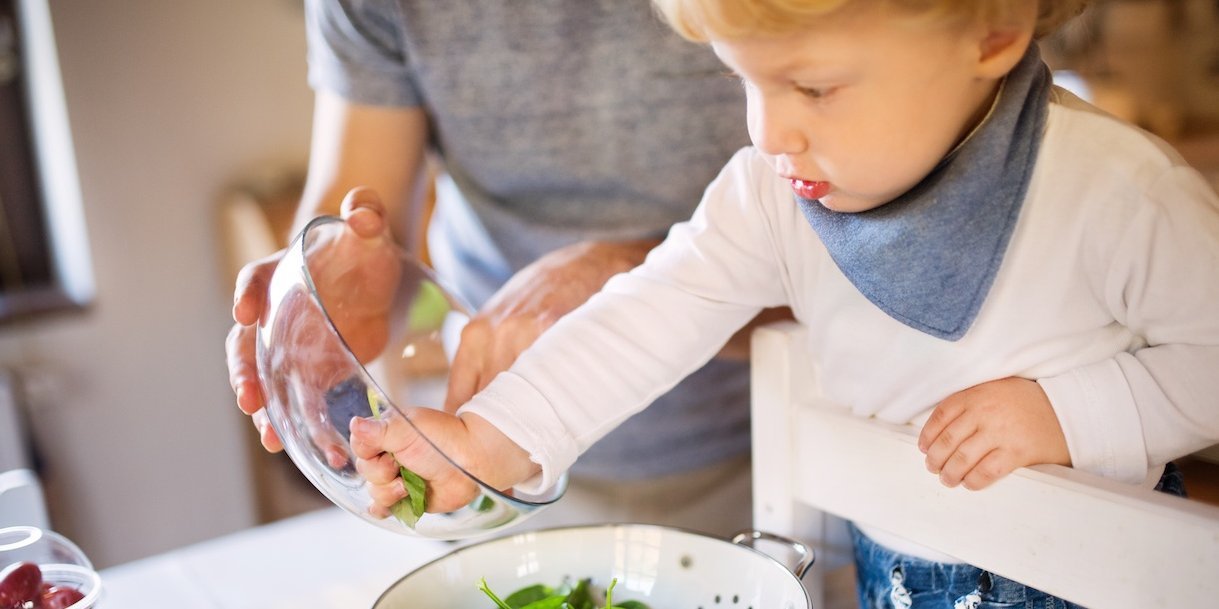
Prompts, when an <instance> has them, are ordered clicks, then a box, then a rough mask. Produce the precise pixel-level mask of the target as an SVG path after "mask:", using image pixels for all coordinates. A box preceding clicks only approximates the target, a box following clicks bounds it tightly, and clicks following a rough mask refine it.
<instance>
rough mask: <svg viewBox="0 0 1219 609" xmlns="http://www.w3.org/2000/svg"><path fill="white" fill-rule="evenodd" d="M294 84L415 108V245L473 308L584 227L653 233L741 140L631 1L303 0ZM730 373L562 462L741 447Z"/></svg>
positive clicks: (745, 442) (717, 72) (657, 468)
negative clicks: (434, 174) (419, 116)
mask: <svg viewBox="0 0 1219 609" xmlns="http://www.w3.org/2000/svg"><path fill="white" fill-rule="evenodd" d="M306 7H307V11H308V12H307V20H306V21H307V31H308V36H309V81H310V84H311V85H312V86H313V87H314V88H316V89H325V90H328V91H332V92H334V93H336V94H338V95H340V96H342V97H344V98H345V99H348V100H351V101H354V102H358V103H363V104H374V105H402V106H420V107H423V108H425V109H426V110H427V114H428V117H429V119H430V127H431V131H432V133H431V138H432V142H431V143H432V145H433V146H434V147H435V149H436V151H437V152H438V153H439V155H440V158H441V159H442V160H443V163H444V171H445V173H444V175H443V176H441V178H440V180H439V181H438V184H437V208H436V212H435V215H434V217H433V222H432V225H431V226H430V227H429V230H428V241H429V248H430V250H429V253H430V254H431V257H432V260H433V263H434V264H435V265H436V269H437V271H438V272H439V273H440V275H441V276H442V277H443V278H444V279H445V280H446V281H447V282H448V283H449V284H450V285H452V286H453V287H454V288H455V289H456V290H457V291H458V292H459V293H461V295H462V296H464V297H465V298H466V299H467V300H468V301H469V302H471V303H472V304H474V305H475V306H479V305H481V304H482V303H483V302H485V301H486V300H487V299H488V298H489V297H490V296H491V294H493V293H494V292H495V290H496V289H498V288H499V286H501V285H503V283H504V282H506V281H507V280H508V278H509V277H511V276H512V275H513V274H514V273H515V272H516V271H518V270H520V269H521V268H522V267H524V266H525V265H527V264H529V263H530V262H532V261H533V260H535V259H537V258H538V257H540V256H541V255H543V254H545V253H547V252H549V251H552V250H554V249H556V248H559V247H562V246H565V245H569V244H572V243H575V242H579V241H584V240H589V239H637V238H643V237H662V236H663V235H664V234H665V233H666V232H667V230H668V228H669V227H670V226H671V225H672V224H674V223H676V222H680V221H683V220H686V219H687V218H688V217H689V216H690V215H691V213H692V212H693V210H694V208H695V206H696V205H697V204H698V202H699V199H700V198H701V195H702V192H703V189H704V188H705V187H706V185H707V184H708V183H709V182H710V181H711V180H712V179H713V178H714V177H715V175H716V174H717V173H718V172H719V170H720V168H721V167H722V166H723V165H724V164H725V163H726V162H727V161H728V159H729V158H730V157H731V156H732V153H733V152H735V151H736V150H737V149H739V148H740V147H741V146H744V145H747V144H748V137H747V134H746V132H745V106H744V96H743V93H742V91H741V88H740V86H739V85H738V84H736V82H734V80H733V79H731V78H727V77H726V76H725V70H724V68H723V67H722V66H721V65H720V63H719V61H718V60H717V59H716V58H715V56H714V55H713V54H712V53H711V51H710V50H708V49H707V48H706V47H703V46H699V45H694V44H691V43H689V42H686V41H684V40H682V39H681V38H679V37H678V36H676V35H675V34H673V33H672V32H671V31H670V30H669V28H668V27H667V26H666V25H665V24H664V23H662V22H661V21H660V20H659V19H658V18H657V17H656V15H655V13H654V12H653V10H652V7H651V4H650V3H649V2H648V1H647V0H516V1H504V0H495V1H491V0H482V1H480V0H443V1H427V0H418V1H412V0H307V2H306ZM747 376H748V373H747V367H746V366H745V365H744V364H739V363H729V362H718V361H713V362H712V363H710V364H708V365H707V366H706V367H704V368H703V369H702V370H700V371H698V372H696V373H695V374H693V375H692V376H690V377H689V378H688V379H686V380H685V381H684V382H683V383H682V384H680V385H678V386H677V387H676V388H674V389H673V390H672V391H670V392H669V393H668V394H666V395H665V396H663V397H661V398H660V399H658V400H657V401H656V402H654V403H653V405H652V406H651V407H649V408H648V409H646V410H645V411H643V412H642V413H641V414H639V415H636V416H635V417H633V418H632V419H630V420H628V421H627V422H626V423H624V424H623V425H622V426H621V427H620V428H618V429H617V430H616V431H615V432H613V433H612V434H610V435H609V436H607V437H606V438H605V439H603V440H602V441H601V442H599V443H598V444H597V445H595V446H594V447H593V448H592V449H590V450H589V451H588V452H587V453H585V455H584V456H583V457H581V458H580V460H579V462H578V463H577V464H576V466H575V468H574V471H575V472H576V473H577V474H582V475H586V476H593V477H599V478H606V479H629V478H641V477H650V476H654V475H661V474H666V473H674V472H680V471H683V470H689V469H692V468H696V467H700V466H705V465H709V464H712V463H715V462H717V461H719V460H721V459H725V458H729V457H734V456H737V455H739V454H741V453H743V452H746V451H748V448H749V420H748V417H749V411H748V399H749V391H748V378H747Z"/></svg>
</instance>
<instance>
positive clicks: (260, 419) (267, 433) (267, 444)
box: [251, 410, 284, 453]
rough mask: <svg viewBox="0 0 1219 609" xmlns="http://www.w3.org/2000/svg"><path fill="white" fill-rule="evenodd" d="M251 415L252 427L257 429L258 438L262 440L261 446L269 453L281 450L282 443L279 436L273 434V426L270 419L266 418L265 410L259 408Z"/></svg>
mask: <svg viewBox="0 0 1219 609" xmlns="http://www.w3.org/2000/svg"><path fill="white" fill-rule="evenodd" d="M251 416H252V417H253V420H254V427H255V428H256V429H258V439H259V441H261V442H262V447H263V448H264V449H266V451H267V452H270V453H277V452H279V451H281V450H283V449H284V445H283V443H282V442H280V440H279V436H278V435H276V434H275V428H274V427H271V421H270V420H269V419H267V411H266V410H259V411H258V412H255V413H254V414H253V415H251Z"/></svg>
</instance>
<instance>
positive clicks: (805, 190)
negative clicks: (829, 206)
mask: <svg viewBox="0 0 1219 609" xmlns="http://www.w3.org/2000/svg"><path fill="white" fill-rule="evenodd" d="M791 184H792V191H794V192H795V193H796V196H798V197H801V198H804V199H820V198H821V197H824V196H825V195H827V194H829V193H830V183H829V182H812V181H809V180H801V179H799V178H792V179H791Z"/></svg>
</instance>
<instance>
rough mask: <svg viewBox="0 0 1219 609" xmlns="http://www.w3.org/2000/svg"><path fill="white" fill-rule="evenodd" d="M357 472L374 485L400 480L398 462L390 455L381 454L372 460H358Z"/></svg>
mask: <svg viewBox="0 0 1219 609" xmlns="http://www.w3.org/2000/svg"><path fill="white" fill-rule="evenodd" d="M356 471H357V472H360V475H361V476H363V477H364V479H365V480H367V481H369V482H370V483H372V484H389V483H391V482H393V481H394V480H399V479H400V478H399V471H398V462H397V461H394V457H393V455H390V454H389V453H381V454H379V455H377V456H375V457H373V458H371V459H364V458H358V459H356Z"/></svg>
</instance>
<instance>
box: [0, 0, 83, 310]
mask: <svg viewBox="0 0 1219 609" xmlns="http://www.w3.org/2000/svg"><path fill="white" fill-rule="evenodd" d="M69 133H70V131H69V129H68V121H67V112H66V110H65V104H64V99H63V86H62V82H61V81H60V75H59V64H58V61H57V59H56V56H55V43H54V38H53V36H52V30H51V21H50V11H49V9H48V7H47V0H0V321H10V320H12V319H16V318H21V317H25V316H27V315H30V314H34V313H42V312H46V311H53V310H62V309H72V308H80V307H83V306H84V305H86V304H88V303H89V302H90V301H91V300H92V297H93V280H92V273H91V271H90V265H89V259H88V245H87V243H86V240H85V231H84V222H83V214H82V210H81V205H80V188H79V182H78V179H77V176H76V163H75V158H74V155H73V152H72V143H71V139H70V136H69Z"/></svg>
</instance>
